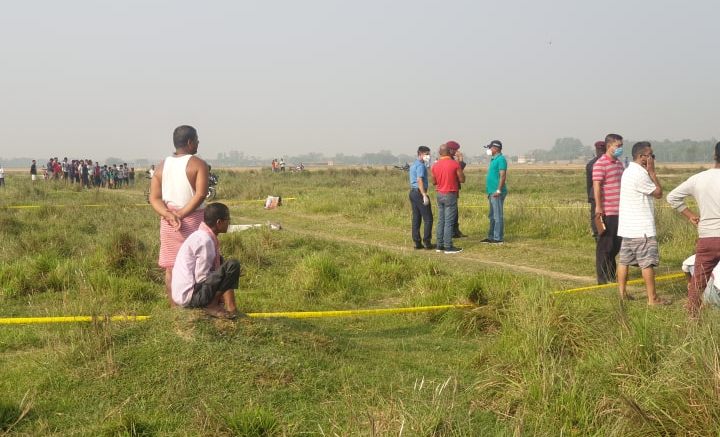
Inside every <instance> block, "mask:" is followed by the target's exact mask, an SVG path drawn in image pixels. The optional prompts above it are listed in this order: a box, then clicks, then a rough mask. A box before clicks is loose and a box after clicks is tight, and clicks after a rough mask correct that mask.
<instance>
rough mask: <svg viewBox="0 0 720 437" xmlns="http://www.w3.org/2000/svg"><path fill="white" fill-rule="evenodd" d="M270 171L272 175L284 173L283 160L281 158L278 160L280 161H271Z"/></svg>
mask: <svg viewBox="0 0 720 437" xmlns="http://www.w3.org/2000/svg"><path fill="white" fill-rule="evenodd" d="M270 169H271V170H272V172H273V173H277V172H282V171H285V160H284V159H283V158H280V160H278V159H277V158H275V159H273V160H272V162H271V163H270Z"/></svg>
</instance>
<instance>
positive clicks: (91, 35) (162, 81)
mask: <svg viewBox="0 0 720 437" xmlns="http://www.w3.org/2000/svg"><path fill="white" fill-rule="evenodd" d="M2 9H3V10H2V14H0V49H1V50H0V53H1V56H0V69H1V71H0V116H1V119H2V122H0V135H2V146H1V147H0V156H3V157H14V156H31V157H38V158H40V157H43V158H44V157H48V156H50V155H52V156H61V157H62V156H74V157H80V156H87V157H93V158H97V159H104V158H106V157H108V156H120V157H123V158H130V159H131V158H142V157H147V158H155V157H160V156H164V155H166V154H167V153H168V152H170V151H172V150H173V148H172V141H171V134H172V130H173V129H174V128H175V127H176V126H177V125H180V124H191V125H193V126H195V127H197V128H198V131H199V133H200V154H201V155H203V156H206V157H209V158H215V157H216V155H217V153H218V152H222V151H229V150H240V151H243V152H245V153H246V154H249V155H256V156H268V157H272V156H279V155H281V154H300V153H306V152H313V151H314V152H321V153H325V154H327V155H334V154H335V153H337V152H342V153H345V154H361V153H364V152H376V151H379V150H381V149H385V150H390V151H392V152H394V153H401V152H404V153H413V152H414V151H415V150H416V149H417V146H419V145H429V146H435V145H437V144H439V143H441V142H444V141H446V140H449V139H455V140H457V141H459V142H460V144H461V145H462V146H463V150H465V151H466V153H467V154H473V153H474V152H477V153H479V152H480V148H481V147H482V146H483V145H484V144H486V143H487V142H488V141H489V140H491V139H495V138H498V139H501V140H503V143H504V144H505V146H506V147H505V149H506V153H509V154H513V153H517V152H518V151H526V150H529V149H533V148H550V147H551V146H552V145H553V143H554V141H555V139H556V138H558V137H563V136H572V137H577V138H580V139H581V140H582V141H583V142H584V143H586V144H590V143H591V142H593V141H594V140H596V139H598V138H601V137H602V136H604V135H605V134H606V133H608V132H617V133H620V134H622V135H624V136H625V137H626V138H631V139H664V138H669V139H683V138H692V139H707V138H710V137H713V136H715V137H717V136H720V126H718V121H719V120H720V109H718V108H720V105H719V104H718V97H720V74H719V73H720V60H719V59H718V56H717V55H718V52H719V49H720V32H719V31H718V28H717V17H718V16H720V2H718V1H717V0H713V1H711V0H698V1H688V2H680V1H665V0H641V1H632V0H623V1H616V0H610V1H608V0H604V1H599V2H586V1H578V0H573V1H537V0H536V1H502V0H497V1H493V2H487V1H479V0H478V1H437V2H435V1H422V0H413V1H393V0H386V1H374V0H363V1H352V2H351V1H343V0H334V1H315V0H305V1H237V0H235V1H230V0H228V1H205V2H197V1H195V2H189V1H176V0H172V1H169V0H168V1H152V0H143V1H135V0H123V1H113V2H109V1H101V0H92V1H90V0H88V1H76V0H67V1H63V2H57V1H27V2H10V1H8V2H4V5H3V8H2Z"/></svg>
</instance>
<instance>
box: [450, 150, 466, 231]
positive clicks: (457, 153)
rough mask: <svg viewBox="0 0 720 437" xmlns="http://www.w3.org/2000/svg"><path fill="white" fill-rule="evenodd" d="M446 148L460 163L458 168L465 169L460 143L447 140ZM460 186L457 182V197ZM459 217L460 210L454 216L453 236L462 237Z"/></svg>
mask: <svg viewBox="0 0 720 437" xmlns="http://www.w3.org/2000/svg"><path fill="white" fill-rule="evenodd" d="M445 144H446V145H447V148H448V153H450V157H451V158H452V159H453V160H455V161H457V162H458V164H460V168H461V169H462V170H463V171H465V166H466V165H467V162H465V161H464V159H463V154H462V152H461V151H460V144H458V143H457V141H448V142H447V143H445ZM460 188H462V187H461V184H458V198H460ZM459 218H460V212H459V211H458V214H457V215H456V216H455V223H453V238H462V237H467V235H465V234H463V233H462V232H460V223H458V220H459Z"/></svg>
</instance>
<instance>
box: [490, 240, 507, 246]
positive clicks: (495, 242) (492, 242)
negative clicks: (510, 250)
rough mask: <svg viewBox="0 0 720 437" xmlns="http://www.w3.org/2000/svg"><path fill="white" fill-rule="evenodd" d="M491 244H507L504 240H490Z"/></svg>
mask: <svg viewBox="0 0 720 437" xmlns="http://www.w3.org/2000/svg"><path fill="white" fill-rule="evenodd" d="M490 244H497V245H501V244H505V243H504V242H503V241H502V240H490Z"/></svg>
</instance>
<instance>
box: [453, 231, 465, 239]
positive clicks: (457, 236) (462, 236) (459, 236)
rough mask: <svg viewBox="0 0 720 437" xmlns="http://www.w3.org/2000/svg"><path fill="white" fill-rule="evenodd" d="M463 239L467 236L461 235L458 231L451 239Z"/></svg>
mask: <svg viewBox="0 0 720 437" xmlns="http://www.w3.org/2000/svg"><path fill="white" fill-rule="evenodd" d="M465 237H467V235H465V234H463V233H462V232H460V231H459V230H458V231H457V232H456V233H455V235H453V238H465Z"/></svg>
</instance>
